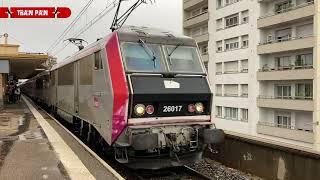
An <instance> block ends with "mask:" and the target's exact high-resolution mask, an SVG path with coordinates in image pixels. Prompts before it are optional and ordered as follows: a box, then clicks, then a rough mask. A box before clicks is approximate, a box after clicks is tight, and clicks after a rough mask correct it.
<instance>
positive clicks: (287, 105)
mask: <svg viewBox="0 0 320 180" xmlns="http://www.w3.org/2000/svg"><path fill="white" fill-rule="evenodd" d="M257 106H258V107H262V108H275V109H291V110H299V111H313V110H314V107H313V99H312V97H273V96H259V97H258V98H257Z"/></svg>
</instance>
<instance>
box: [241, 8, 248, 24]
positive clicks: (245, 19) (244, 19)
mask: <svg viewBox="0 0 320 180" xmlns="http://www.w3.org/2000/svg"><path fill="white" fill-rule="evenodd" d="M241 17H242V22H241V23H242V24H245V23H248V22H249V10H246V11H242V12H241Z"/></svg>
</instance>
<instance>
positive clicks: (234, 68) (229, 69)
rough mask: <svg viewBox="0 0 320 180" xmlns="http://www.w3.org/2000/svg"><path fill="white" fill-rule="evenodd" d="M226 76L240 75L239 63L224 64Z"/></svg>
mask: <svg viewBox="0 0 320 180" xmlns="http://www.w3.org/2000/svg"><path fill="white" fill-rule="evenodd" d="M223 72H224V73H225V74H234V73H238V61H229V62H225V63H224V71H223Z"/></svg>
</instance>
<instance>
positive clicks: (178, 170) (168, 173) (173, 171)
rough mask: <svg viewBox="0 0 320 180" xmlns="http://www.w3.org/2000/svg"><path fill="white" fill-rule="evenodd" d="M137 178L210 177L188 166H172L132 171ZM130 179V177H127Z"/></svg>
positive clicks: (140, 179)
mask: <svg viewBox="0 0 320 180" xmlns="http://www.w3.org/2000/svg"><path fill="white" fill-rule="evenodd" d="M133 175H134V177H135V178H132V179H137V180H147V179H148V180H149V179H152V180H158V179H159V180H160V179H161V180H166V179H170V180H171V179H182V180H184V179H185V180H187V179H192V180H194V179H195V180H209V179H212V178H210V177H208V176H205V175H203V174H202V173H200V172H198V171H196V170H195V169H192V168H190V167H188V166H180V167H172V168H166V169H161V170H153V171H152V170H140V171H136V172H134V173H133ZM129 179H130V178H129Z"/></svg>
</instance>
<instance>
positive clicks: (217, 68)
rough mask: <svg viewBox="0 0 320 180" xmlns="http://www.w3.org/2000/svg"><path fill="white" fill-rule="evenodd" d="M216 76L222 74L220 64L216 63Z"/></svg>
mask: <svg viewBox="0 0 320 180" xmlns="http://www.w3.org/2000/svg"><path fill="white" fill-rule="evenodd" d="M216 74H222V63H216Z"/></svg>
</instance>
